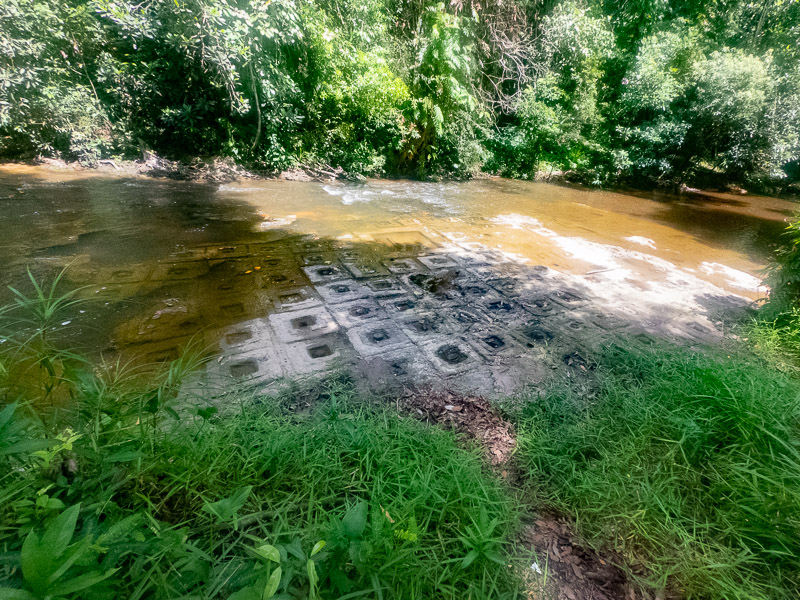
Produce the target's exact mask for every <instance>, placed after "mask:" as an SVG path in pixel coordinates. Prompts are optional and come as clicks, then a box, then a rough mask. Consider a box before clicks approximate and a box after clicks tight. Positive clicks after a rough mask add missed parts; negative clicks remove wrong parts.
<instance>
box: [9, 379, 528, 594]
mask: <svg viewBox="0 0 800 600" xmlns="http://www.w3.org/2000/svg"><path fill="white" fill-rule="evenodd" d="M96 387H97V386H96ZM96 387H95V388H91V389H96ZM99 387H100V388H101V389H107V388H106V387H105V386H102V385H101V386H99ZM81 389H83V391H81ZM77 390H78V392H79V393H77V394H76V396H75V400H74V401H75V403H76V405H77V406H79V407H80V410H77V411H74V412H72V413H71V414H70V415H69V417H67V415H66V414H64V413H62V417H61V421H60V424H59V427H57V428H55V429H52V430H47V429H44V428H42V426H41V425H40V424H36V423H34V422H32V421H30V420H27V421H26V420H21V418H20V417H21V414H22V413H24V412H25V411H24V409H23V408H22V407H16V410H15V411H14V415H13V416H12V415H10V414H8V410H9V409H8V408H7V409H6V412H7V414H6V417H7V418H6V427H8V428H10V429H8V430H7V431H0V434H5V435H4V444H5V446H0V472H2V473H3V475H2V476H0V548H2V555H1V556H0V582H5V583H0V587H2V586H3V585H6V586H10V587H13V588H24V589H26V590H28V592H30V593H32V594H33V595H32V596H8V594H9V593H10V592H8V591H6V592H3V591H0V598H6V597H13V598H17V597H19V598H32V597H35V598H45V597H49V596H53V595H56V596H60V597H65V598H83V597H86V596H85V594H86V593H90V594H91V597H92V598H98V599H101V598H122V597H124V598H188V597H192V598H227V597H233V596H231V595H232V594H235V593H237V592H238V594H239V595H237V596H236V598H237V599H239V600H241V599H245V598H251V597H253V598H256V597H257V598H262V597H264V598H269V597H270V596H269V595H265V596H262V593H263V592H264V589H266V587H267V583H266V582H267V576H268V575H271V574H272V573H274V572H275V570H274V568H273V567H276V566H277V564H276V563H274V562H273V561H271V560H269V559H267V558H264V556H265V552H266V551H264V550H263V548H264V547H270V548H272V547H274V548H275V550H276V551H277V554H276V556H278V557H280V567H281V569H282V570H281V572H280V574H279V575H278V577H280V582H279V583H278V585H277V589H276V590H275V592H276V595H275V597H276V598H315V597H321V598H344V597H348V598H356V597H364V598H454V599H455V598H459V599H460V598H467V597H469V598H513V597H517V589H518V585H519V584H518V581H517V579H516V577H515V570H514V569H511V568H509V558H508V556H507V553H506V548H505V547H506V540H507V539H508V538H509V535H510V533H511V532H512V530H513V527H514V524H515V522H516V514H515V510H514V508H513V504H512V499H511V497H510V496H509V494H508V492H507V491H506V490H505V489H504V488H503V487H502V485H501V484H500V483H499V482H498V481H497V480H496V479H494V478H493V477H492V476H491V475H488V474H487V473H485V472H484V464H483V461H482V458H481V455H480V452H478V451H472V450H469V449H464V448H463V447H462V446H460V445H459V444H458V443H457V440H456V438H455V436H454V435H453V434H451V433H448V432H444V431H441V430H438V429H435V428H432V427H429V426H425V425H422V424H419V423H417V422H416V421H413V420H409V419H403V418H400V417H398V415H396V414H392V413H391V412H386V411H383V410H374V409H368V408H365V407H364V406H361V405H356V404H355V401H354V400H353V397H352V393H351V391H350V390H349V388H347V387H342V386H341V385H336V386H333V387H332V388H331V389H329V390H328V391H327V392H326V393H325V394H323V396H324V399H323V400H322V401H321V404H320V405H319V406H318V407H317V408H316V409H315V410H314V411H312V414H310V415H306V416H303V417H297V416H281V415H279V414H275V411H272V413H273V414H269V413H261V414H259V413H258V412H256V411H255V409H254V406H253V405H252V404H250V403H249V402H247V401H246V399H245V400H243V404H246V405H248V409H247V410H243V411H242V412H240V413H237V414H232V415H228V416H225V417H219V418H218V417H216V415H215V414H214V410H213V409H212V410H209V409H208V408H201V409H200V410H195V411H193V412H194V416H191V412H190V413H188V414H187V413H185V412H184V411H176V414H177V412H180V413H181V417H180V419H181V420H180V421H175V420H172V419H169V420H168V421H167V422H160V423H159V424H158V425H156V426H155V427H151V426H149V425H148V426H145V427H142V424H141V419H142V418H152V417H153V414H152V413H148V412H147V410H144V411H143V412H142V413H141V414H140V415H139V416H136V412H135V411H134V410H130V411H127V412H125V411H123V412H122V413H120V412H119V411H116V410H106V409H104V408H100V409H99V415H100V416H99V418H97V415H98V403H97V402H96V398H97V395H96V394H94V395H93V394H91V393H88V392H87V391H86V390H85V388H77ZM148 397H151V396H148ZM137 398H138V396H136V395H135V394H133V395H132V394H130V393H128V395H127V396H126V397H125V398H124V400H125V401H126V402H127V403H128V404H129V405H130V406H139V405H141V404H142V403H137V401H136V400H137ZM145 405H146V403H145ZM136 410H138V409H136ZM137 421H139V422H137ZM68 426H69V427H68ZM0 429H2V425H0ZM12 429H13V431H12ZM45 439H49V440H50V442H49V443H48V442H46V441H44V440H45ZM78 506H79V508H77V507H78ZM70 507H73V508H74V510H76V511H78V512H77V513H76V516H75V517H74V520H73V522H72V523H73V525H72V526H71V527H73V529H70V530H69V532H68V533H73V530H74V535H73V537H72V538H69V540H68V543H67V544H66V545H65V546H64V548H63V549H62V550H63V552H62V553H60V554H58V555H57V556H54V557H53V556H51V553H50V551H49V550H47V549H46V548H44V547H42V548H41V549H39V551H38V554H37V553H36V552H31V551H29V553H28V556H27V557H26V544H27V545H29V543H30V542H31V535H32V534H31V533H30V532H31V531H33V532H34V533H33V535H34V536H37V537H41V535H42V534H43V532H51V531H53V530H56V531H58V529H59V527H61V528H62V529H63V528H64V527H66V528H67V529H69V527H68V526H66V525H64V524H61V525H59V523H58V519H60V518H61V517H60V516H59V515H61V516H63V515H64V514H66V513H67V512H69V510H70ZM64 531H66V530H64ZM68 533H64V535H68ZM44 535H45V536H46V535H48V533H44ZM52 535H55V534H51V537H52ZM34 541H35V540H34ZM321 541H324V542H325V545H324V547H323V548H322V550H321V551H320V552H318V553H316V554H315V555H314V556H313V558H312V557H311V556H310V554H311V552H312V549H313V548H314V547H315V545H317V544H318V543H319V542H321ZM258 548H262V550H261V551H259V550H258ZM29 550H30V549H29ZM73 552H75V553H78V559H77V561H76V562H74V563H70V562H69V561H70V560H71V559H70V556H71V553H73ZM269 552H272V551H271V550H270V551H269ZM309 560H312V561H313V565H312V566H313V569H311V570H309V565H308V561H309ZM26 561H27V563H26ZM37 561H39V562H41V563H42V565H41V566H39V567H36V568H34V567H31V564H33V565H34V566H35V565H36V562H37ZM26 564H27V569H26ZM61 567H65V569H64V572H63V573H61V574H58V571H59V569H61ZM41 573H44V575H41ZM76 578H77V579H76ZM80 578H84V580H85V581H89V582H92V584H91V586H90V587H88V588H86V589H75V590H74V591H72V592H71V593H69V590H71V589H72V588H70V586H69V585H66V586H65V582H69V581H72V582H75V581H77V582H78V584H80V583H81V581H82V580H81V579H80ZM86 578H88V579H86ZM59 586H62V587H59ZM64 586H65V587H64ZM63 590H67V593H65V592H64V591H63ZM254 590H255V591H254ZM315 590H316V591H315ZM256 592H257V595H252V594H253V593H256ZM4 593H5V594H6V595H5V596H4V595H3V594H4ZM317 593H318V594H319V596H317Z"/></svg>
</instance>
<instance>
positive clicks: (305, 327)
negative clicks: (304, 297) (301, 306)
mask: <svg viewBox="0 0 800 600" xmlns="http://www.w3.org/2000/svg"><path fill="white" fill-rule="evenodd" d="M269 324H270V325H271V326H272V329H273V330H274V331H275V335H276V336H277V338H278V340H279V341H281V342H286V343H288V342H297V341H300V340H306V339H309V338H314V337H319V336H321V335H326V334H329V333H333V332H335V331H337V330H338V329H339V325H338V323H336V321H335V320H334V318H333V316H332V315H331V313H330V312H329V311H328V309H327V308H325V307H323V306H317V307H314V308H310V309H307V310H301V311H293V312H284V313H273V314H271V315H270V316H269Z"/></svg>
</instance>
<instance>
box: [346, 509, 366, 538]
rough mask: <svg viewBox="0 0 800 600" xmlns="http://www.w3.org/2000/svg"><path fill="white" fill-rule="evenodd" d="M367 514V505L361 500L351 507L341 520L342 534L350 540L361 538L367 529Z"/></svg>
mask: <svg viewBox="0 0 800 600" xmlns="http://www.w3.org/2000/svg"><path fill="white" fill-rule="evenodd" d="M367 512H368V507H367V503H366V502H365V501H363V500H362V501H361V502H359V503H358V504H356V505H355V506H353V507H351V508H350V510H348V511H347V514H346V515H345V516H344V518H343V519H342V526H343V528H344V534H345V535H346V536H347V537H349V538H350V539H351V540H353V539H357V538H359V537H361V535H362V534H363V533H364V530H365V529H366V528H367Z"/></svg>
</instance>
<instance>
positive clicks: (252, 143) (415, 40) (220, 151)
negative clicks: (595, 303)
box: [0, 0, 800, 183]
mask: <svg viewBox="0 0 800 600" xmlns="http://www.w3.org/2000/svg"><path fill="white" fill-rule="evenodd" d="M799 42H800V1H798V0H782V1H780V2H750V1H746V0H692V1H691V2H677V1H672V0H658V1H655V0H643V1H638V2H628V3H622V4H620V3H617V2H606V1H604V0H564V1H560V2H553V1H549V0H511V1H509V2H498V1H496V0H453V1H452V2H449V3H442V2H437V1H434V0H366V1H364V2H351V1H350V0H223V1H219V0H175V1H170V2H160V1H152V0H148V1H145V2H129V1H126V0H66V1H56V0H6V1H5V2H3V3H2V6H0V155H3V156H5V157H24V156H30V155H33V154H37V153H38V154H50V155H58V156H63V157H65V158H70V159H78V160H81V161H84V162H89V163H91V162H93V161H96V160H97V159H98V158H100V157H109V156H112V157H113V156H133V155H136V154H137V153H138V152H139V151H141V150H143V149H151V150H155V151H157V152H160V153H163V154H166V155H168V156H172V157H175V158H181V157H189V156H197V155H208V156H211V155H214V156H217V155H225V156H232V157H234V158H235V159H236V160H238V161H240V162H242V163H246V164H250V165H252V166H257V167H262V168H267V169H283V168H286V167H289V166H292V165H315V164H325V165H331V166H334V167H342V168H343V169H345V170H346V171H349V172H353V173H362V174H380V173H390V174H411V175H418V176H429V175H457V176H459V175H460V176H468V175H470V174H473V173H475V172H476V171H477V170H479V169H481V168H483V169H485V170H488V171H492V172H498V173H502V174H505V175H510V176H515V177H523V178H527V177H532V176H534V175H535V174H536V172H538V171H547V170H571V171H574V172H578V173H581V174H582V175H583V176H584V177H585V178H587V179H589V180H591V181H595V182H598V183H601V182H605V181H610V180H613V179H617V178H628V179H630V180H638V181H645V180H649V181H660V182H671V183H676V182H680V181H684V180H687V179H691V178H693V177H697V176H698V174H699V173H700V172H704V173H707V174H715V175H716V176H717V177H718V178H721V179H724V180H730V181H742V180H747V179H751V180H752V179H758V178H767V179H769V178H772V179H775V178H779V179H780V178H783V179H784V180H785V179H786V177H787V175H788V176H790V177H795V178H796V177H797V176H798V170H800V169H798V158H800V108H798V107H800V60H798V59H799V58H800V44H799Z"/></svg>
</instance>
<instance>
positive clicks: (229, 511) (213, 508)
mask: <svg viewBox="0 0 800 600" xmlns="http://www.w3.org/2000/svg"><path fill="white" fill-rule="evenodd" d="M252 489H253V487H252V486H250V485H248V486H246V487H242V488H239V489H238V490H236V491H234V492H233V494H231V495H230V496H228V497H227V498H223V499H222V500H217V501H216V502H206V503H205V504H204V505H203V509H204V510H205V511H207V512H210V513H211V514H212V515H214V516H215V517H217V519H219V521H220V522H222V523H225V522H227V521H231V520H233V521H235V520H236V517H237V514H238V512H239V511H240V510H241V509H242V507H243V506H244V505H245V502H247V498H248V496H250V491H251V490H252Z"/></svg>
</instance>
